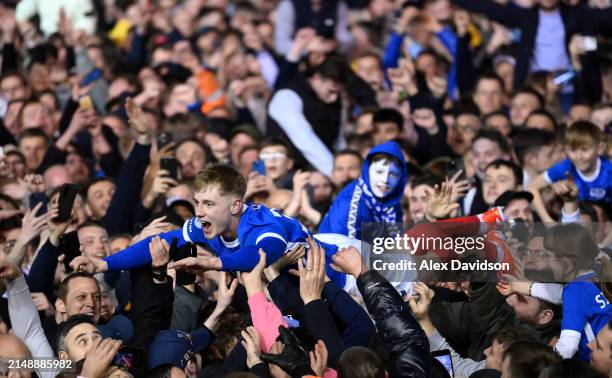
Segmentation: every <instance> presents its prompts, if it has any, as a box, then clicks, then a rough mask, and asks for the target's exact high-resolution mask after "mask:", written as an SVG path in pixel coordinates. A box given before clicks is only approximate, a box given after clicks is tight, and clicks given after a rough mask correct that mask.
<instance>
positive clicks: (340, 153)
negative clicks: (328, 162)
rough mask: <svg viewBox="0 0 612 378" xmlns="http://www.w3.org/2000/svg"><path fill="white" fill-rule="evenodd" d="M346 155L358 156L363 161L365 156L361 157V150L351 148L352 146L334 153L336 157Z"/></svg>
mask: <svg viewBox="0 0 612 378" xmlns="http://www.w3.org/2000/svg"><path fill="white" fill-rule="evenodd" d="M344 155H351V156H354V157H356V158H357V159H359V161H360V162H362V161H363V158H362V157H361V155H359V152H357V151H355V150H353V149H350V148H345V149H344V150H340V151H338V152H335V153H334V158H337V157H338V156H344Z"/></svg>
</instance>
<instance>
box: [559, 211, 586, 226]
mask: <svg viewBox="0 0 612 378" xmlns="http://www.w3.org/2000/svg"><path fill="white" fill-rule="evenodd" d="M561 223H582V221H581V220H580V210H576V211H575V212H573V213H572V214H568V213H566V212H565V211H564V210H563V209H561Z"/></svg>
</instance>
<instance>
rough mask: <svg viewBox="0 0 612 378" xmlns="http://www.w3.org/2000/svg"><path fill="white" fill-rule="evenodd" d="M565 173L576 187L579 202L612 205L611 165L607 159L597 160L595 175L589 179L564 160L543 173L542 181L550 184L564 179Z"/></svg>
mask: <svg viewBox="0 0 612 378" xmlns="http://www.w3.org/2000/svg"><path fill="white" fill-rule="evenodd" d="M567 173H569V174H570V175H571V176H572V179H573V180H574V182H575V183H576V186H578V193H579V196H580V199H581V200H583V201H604V202H607V203H612V163H611V162H610V161H609V160H608V159H606V158H603V157H600V158H599V160H598V161H597V168H596V169H595V173H593V175H592V176H591V177H586V176H585V175H584V174H582V173H581V172H580V171H578V170H577V169H576V167H575V166H574V164H573V163H572V161H571V160H569V159H566V160H563V161H560V162H559V163H557V164H555V165H553V166H552V167H550V168H549V169H548V170H547V171H546V172H544V179H545V180H546V182H548V183H549V184H551V183H553V182H556V181H560V180H564V179H566V178H567V177H566V175H567Z"/></svg>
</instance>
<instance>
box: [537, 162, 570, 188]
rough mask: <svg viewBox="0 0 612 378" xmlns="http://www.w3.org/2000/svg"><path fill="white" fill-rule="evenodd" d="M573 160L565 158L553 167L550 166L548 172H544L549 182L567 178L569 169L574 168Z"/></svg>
mask: <svg viewBox="0 0 612 378" xmlns="http://www.w3.org/2000/svg"><path fill="white" fill-rule="evenodd" d="M572 166H573V164H572V161H571V160H570V159H565V160H563V161H560V162H558V163H557V164H555V165H553V166H552V167H550V168H548V170H546V172H544V179H545V180H546V181H547V182H548V183H553V182H556V181H559V180H563V179H565V178H566V177H565V175H566V174H567V172H568V171H570V170H571V169H572Z"/></svg>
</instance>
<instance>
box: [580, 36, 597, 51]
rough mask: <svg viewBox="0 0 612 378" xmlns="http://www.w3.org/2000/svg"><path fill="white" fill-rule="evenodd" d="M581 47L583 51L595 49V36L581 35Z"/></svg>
mask: <svg viewBox="0 0 612 378" xmlns="http://www.w3.org/2000/svg"><path fill="white" fill-rule="evenodd" d="M582 48H583V49H584V51H597V38H595V37H582Z"/></svg>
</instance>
